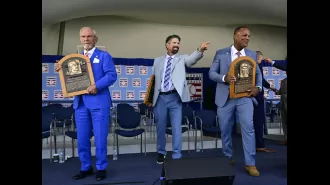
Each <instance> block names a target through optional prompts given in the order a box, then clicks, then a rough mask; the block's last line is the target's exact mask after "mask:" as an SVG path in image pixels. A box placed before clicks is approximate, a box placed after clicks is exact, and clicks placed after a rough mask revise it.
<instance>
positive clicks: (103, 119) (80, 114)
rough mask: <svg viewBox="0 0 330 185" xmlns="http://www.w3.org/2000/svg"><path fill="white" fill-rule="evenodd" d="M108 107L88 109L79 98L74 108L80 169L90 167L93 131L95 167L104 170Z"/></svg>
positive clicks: (105, 165) (106, 164)
mask: <svg viewBox="0 0 330 185" xmlns="http://www.w3.org/2000/svg"><path fill="white" fill-rule="evenodd" d="M109 116H110V107H107V108H99V109H88V108H86V107H85V104H84V101H83V100H82V98H80V101H79V105H78V107H77V109H76V110H75V119H76V125H77V136H78V138H77V140H78V155H79V158H80V161H81V168H80V170H81V171H87V170H89V169H90V168H91V167H92V157H91V143H90V138H91V137H90V136H91V134H92V131H94V141H95V146H96V149H95V154H96V169H97V170H106V169H107V166H108V161H107V151H108V150H107V146H108V144H107V138H108V129H109Z"/></svg>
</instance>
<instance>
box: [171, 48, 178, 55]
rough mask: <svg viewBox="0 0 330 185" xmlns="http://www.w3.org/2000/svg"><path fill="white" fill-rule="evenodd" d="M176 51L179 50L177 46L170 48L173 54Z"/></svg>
mask: <svg viewBox="0 0 330 185" xmlns="http://www.w3.org/2000/svg"><path fill="white" fill-rule="evenodd" d="M178 52H179V47H177V46H174V47H173V48H172V53H173V54H174V55H175V54H177V53H178Z"/></svg>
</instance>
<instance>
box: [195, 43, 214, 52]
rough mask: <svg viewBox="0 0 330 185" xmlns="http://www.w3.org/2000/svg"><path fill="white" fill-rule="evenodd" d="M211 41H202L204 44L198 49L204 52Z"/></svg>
mask: <svg viewBox="0 0 330 185" xmlns="http://www.w3.org/2000/svg"><path fill="white" fill-rule="evenodd" d="M210 43H211V42H204V43H202V44H201V45H200V46H199V48H198V51H200V52H204V51H205V50H207V47H208V45H209V44H210Z"/></svg>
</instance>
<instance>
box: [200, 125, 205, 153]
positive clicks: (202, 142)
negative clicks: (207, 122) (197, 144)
mask: <svg viewBox="0 0 330 185" xmlns="http://www.w3.org/2000/svg"><path fill="white" fill-rule="evenodd" d="M203 144H204V141H203V128H202V127H201V145H202V152H203V151H204V146H203Z"/></svg>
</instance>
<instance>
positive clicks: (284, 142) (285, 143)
mask: <svg viewBox="0 0 330 185" xmlns="http://www.w3.org/2000/svg"><path fill="white" fill-rule="evenodd" d="M280 144H281V145H287V144H288V143H287V141H286V140H285V141H282V142H280Z"/></svg>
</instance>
